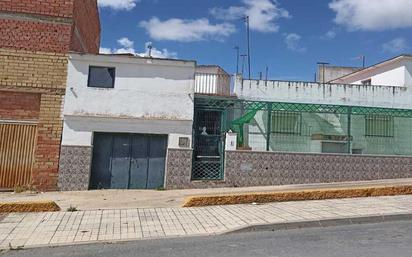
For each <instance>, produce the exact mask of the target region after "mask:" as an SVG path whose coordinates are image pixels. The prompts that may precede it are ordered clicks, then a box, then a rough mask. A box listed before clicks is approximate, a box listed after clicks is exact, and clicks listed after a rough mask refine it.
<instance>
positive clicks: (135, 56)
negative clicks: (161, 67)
mask: <svg viewBox="0 0 412 257" xmlns="http://www.w3.org/2000/svg"><path fill="white" fill-rule="evenodd" d="M69 55H77V56H95V57H115V58H124V59H129V60H130V59H136V60H158V61H170V62H184V63H194V64H196V63H197V62H196V61H195V60H185V59H173V58H158V57H146V56H139V55H134V54H128V53H125V54H101V53H99V54H93V53H82V52H74V51H70V52H69Z"/></svg>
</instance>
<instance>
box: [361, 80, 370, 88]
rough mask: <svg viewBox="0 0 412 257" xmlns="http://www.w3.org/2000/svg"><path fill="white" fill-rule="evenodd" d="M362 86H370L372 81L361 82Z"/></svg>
mask: <svg viewBox="0 0 412 257" xmlns="http://www.w3.org/2000/svg"><path fill="white" fill-rule="evenodd" d="M362 85H364V86H370V85H372V79H366V80H362Z"/></svg>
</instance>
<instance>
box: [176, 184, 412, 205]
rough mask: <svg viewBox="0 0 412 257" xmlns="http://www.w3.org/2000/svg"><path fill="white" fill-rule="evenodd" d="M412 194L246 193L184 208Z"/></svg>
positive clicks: (404, 190) (196, 199)
mask: <svg viewBox="0 0 412 257" xmlns="http://www.w3.org/2000/svg"><path fill="white" fill-rule="evenodd" d="M409 194H412V186H394V187H373V188H370V187H365V188H346V189H329V190H328V189H324V190H303V191H287V192H265V193H245V194H232V195H212V196H193V197H189V198H187V199H186V201H185V203H184V205H183V207H201V206H211V205H228V204H249V203H270V202H287V201H307V200H325V199H340V198H355V197H374V196H393V195H409Z"/></svg>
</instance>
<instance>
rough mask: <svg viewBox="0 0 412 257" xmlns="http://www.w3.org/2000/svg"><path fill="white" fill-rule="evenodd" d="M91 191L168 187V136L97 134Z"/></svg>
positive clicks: (94, 146)
mask: <svg viewBox="0 0 412 257" xmlns="http://www.w3.org/2000/svg"><path fill="white" fill-rule="evenodd" d="M93 141H94V143H93V163H92V173H91V180H90V181H91V182H90V188H91V189H100V188H105V189H109V188H111V189H157V188H161V187H163V185H164V174H165V165H166V148H167V136H163V135H143V134H109V133H95V134H94V140H93Z"/></svg>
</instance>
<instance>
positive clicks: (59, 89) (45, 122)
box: [0, 49, 68, 190]
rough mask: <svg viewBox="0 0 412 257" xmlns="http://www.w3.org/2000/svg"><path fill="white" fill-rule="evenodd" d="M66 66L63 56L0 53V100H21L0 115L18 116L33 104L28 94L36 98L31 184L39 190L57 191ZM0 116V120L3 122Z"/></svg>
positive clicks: (12, 51) (17, 51)
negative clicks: (10, 114) (34, 143)
mask: <svg viewBox="0 0 412 257" xmlns="http://www.w3.org/2000/svg"><path fill="white" fill-rule="evenodd" d="M67 62H68V61H67V56H66V55H64V54H56V53H44V52H35V53H33V52H29V51H21V50H9V49H0V89H7V91H4V90H2V91H0V99H2V98H6V99H8V101H13V100H12V99H14V100H17V98H15V96H24V97H22V98H20V101H18V102H17V103H15V102H14V105H12V106H9V107H7V108H6V107H0V112H1V109H7V110H6V111H4V112H7V113H14V114H16V113H20V112H21V109H22V108H23V109H24V108H26V107H27V106H26V104H28V102H29V101H33V104H34V97H33V96H30V97H29V96H28V94H29V93H36V94H37V103H36V104H35V105H34V106H33V107H39V109H38V111H37V112H33V113H32V114H33V115H37V116H38V124H37V138H36V142H37V143H36V147H35V152H34V165H33V169H32V184H33V185H36V186H37V187H38V188H40V189H42V190H55V189H57V177H58V176H57V174H58V162H59V152H60V140H61V133H62V117H61V108H62V100H63V96H64V92H65V85H66V79H67ZM11 91H13V93H11ZM12 97H13V98H12ZM0 106H1V105H0ZM25 106H26V107H25ZM4 112H3V113H0V118H7V116H6V115H4ZM15 118H18V117H15Z"/></svg>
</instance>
